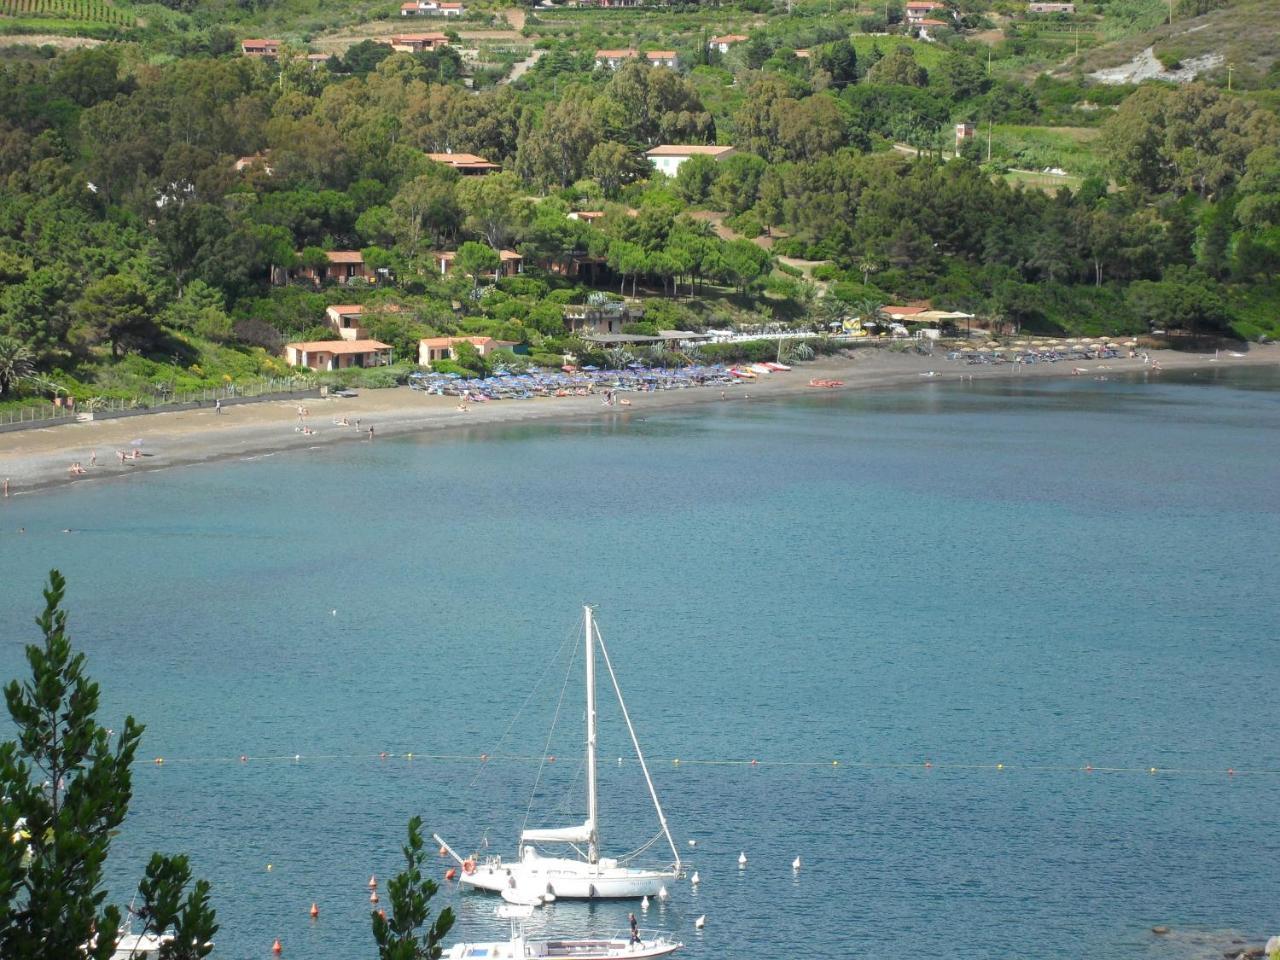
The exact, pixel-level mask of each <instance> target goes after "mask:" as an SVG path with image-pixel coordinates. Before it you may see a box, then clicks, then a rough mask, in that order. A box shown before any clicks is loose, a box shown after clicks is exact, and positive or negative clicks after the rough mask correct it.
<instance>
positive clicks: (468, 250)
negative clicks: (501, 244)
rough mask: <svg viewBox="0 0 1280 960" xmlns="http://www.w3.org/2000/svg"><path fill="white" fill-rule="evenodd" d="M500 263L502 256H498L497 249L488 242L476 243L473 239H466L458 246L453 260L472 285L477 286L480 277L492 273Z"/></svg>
mask: <svg viewBox="0 0 1280 960" xmlns="http://www.w3.org/2000/svg"><path fill="white" fill-rule="evenodd" d="M501 263H502V258H501V257H499V256H498V251H497V250H495V249H493V247H491V246H489V245H488V244H484V243H476V242H475V241H474V240H468V241H467V242H466V243H464V244H463V245H462V246H460V247H459V248H458V255H457V257H456V258H455V259H454V261H453V264H454V267H455V268H457V269H458V270H460V271H461V272H462V273H463V274H465V275H466V276H468V277H470V278H471V284H472V286H473V287H478V286H479V285H480V278H481V277H483V276H485V275H486V274H491V273H493V272H494V271H495V270H497V269H498V267H499V266H500V265H501Z"/></svg>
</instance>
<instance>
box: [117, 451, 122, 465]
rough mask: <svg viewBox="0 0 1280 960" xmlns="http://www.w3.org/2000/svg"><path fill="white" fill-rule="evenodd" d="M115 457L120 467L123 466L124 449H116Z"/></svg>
mask: <svg viewBox="0 0 1280 960" xmlns="http://www.w3.org/2000/svg"><path fill="white" fill-rule="evenodd" d="M116 459H117V460H119V461H120V466H122V467H123V466H124V451H123V450H117V451H116Z"/></svg>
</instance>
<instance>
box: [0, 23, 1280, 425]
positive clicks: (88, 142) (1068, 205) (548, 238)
mask: <svg viewBox="0 0 1280 960" xmlns="http://www.w3.org/2000/svg"><path fill="white" fill-rule="evenodd" d="M3 2H8V3H10V4H12V3H15V2H29V3H48V4H49V5H50V6H49V9H51V10H53V9H54V8H55V7H57V9H65V10H68V11H74V13H75V15H76V16H85V17H88V16H91V15H105V14H102V13H101V10H102V9H103V8H102V7H101V5H100V3H101V0H3ZM95 3H98V4H99V5H98V6H95ZM60 4H61V5H63V6H58V5H60ZM77 4H78V5H77ZM42 9H43V8H42ZM109 9H116V8H115V7H112V8H109ZM118 9H119V10H121V11H123V12H125V13H127V14H128V15H129V16H130V17H133V18H135V20H134V21H132V22H133V23H134V25H132V26H118V25H112V24H110V23H106V22H104V23H100V24H98V26H99V27H100V28H101V29H103V30H107V31H114V32H112V33H111V36H114V37H127V38H128V39H123V40H117V41H116V42H112V43H107V44H104V45H102V46H99V47H96V48H94V49H87V50H78V51H62V52H55V51H53V50H50V49H45V48H40V49H35V48H28V49H22V48H12V47H11V48H9V50H10V56H9V59H8V60H7V61H5V62H4V63H3V65H2V66H0V71H2V75H0V86H2V87H3V88H4V89H5V90H6V91H7V92H8V93H9V95H8V96H6V97H5V98H3V99H0V179H2V181H3V185H4V189H3V190H0V401H4V402H14V401H15V398H16V399H17V400H19V401H20V400H24V399H27V398H31V397H47V396H50V395H51V394H53V393H58V392H59V391H61V392H64V393H65V392H71V393H72V394H74V395H77V396H117V395H118V396H126V395H130V394H133V395H139V394H151V395H155V394H162V395H163V394H165V393H166V392H167V393H172V392H173V391H175V390H182V389H192V388H196V387H206V386H211V385H222V384H225V383H227V382H228V381H232V380H236V379H245V378H251V377H257V376H278V375H284V374H287V373H288V370H287V368H286V366H285V362H284V359H283V355H282V348H283V345H284V344H285V342H286V341H297V340H322V339H332V338H335V337H337V336H338V335H339V334H338V331H337V330H336V329H335V327H334V326H333V325H332V321H331V319H330V318H329V317H328V316H327V314H326V308H327V307H330V306H334V305H345V306H347V307H352V306H358V307H360V308H362V313H361V319H360V324H359V325H360V328H361V329H363V330H365V331H366V332H367V334H368V335H369V336H371V337H373V338H376V339H378V340H380V341H382V342H384V343H386V344H388V345H390V346H391V348H392V350H393V352H394V354H395V358H396V360H397V366H396V367H395V368H394V369H392V370H391V371H387V370H385V369H384V370H379V371H376V372H375V373H369V374H367V376H369V377H371V378H373V379H375V380H378V381H380V382H381V381H388V380H393V379H394V378H395V377H396V376H402V375H403V373H404V372H405V371H407V370H408V369H410V368H411V366H412V364H413V363H414V362H415V361H416V359H417V345H418V341H419V340H420V339H421V338H423V337H426V336H433V335H446V334H448V335H453V334H466V335H476V336H490V337H494V338H496V339H499V340H502V341H506V342H507V343H509V344H511V345H513V346H514V348H515V350H516V351H518V353H514V352H500V353H499V354H498V356H499V361H494V360H492V359H490V358H487V357H479V356H478V355H472V353H470V352H468V351H467V350H465V349H463V350H462V351H461V354H460V356H459V358H458V360H457V370H458V372H471V373H475V372H481V371H483V370H485V369H487V368H488V367H490V366H492V365H493V364H494V363H495V362H500V363H501V364H503V365H505V366H512V365H518V364H521V363H528V362H537V363H543V364H556V365H558V364H559V363H561V362H563V358H564V357H565V356H566V355H572V356H575V357H578V358H582V357H591V358H592V359H594V360H596V361H597V362H598V363H602V364H604V363H615V362H626V361H627V360H628V359H629V357H630V356H631V355H630V354H628V353H626V352H615V353H608V352H606V351H604V350H602V349H601V348H600V346H599V345H598V344H595V343H592V342H589V341H584V340H583V339H582V338H581V336H580V333H581V331H580V330H577V329H576V328H575V327H574V324H573V323H571V322H570V321H571V319H572V318H573V317H581V316H583V315H584V313H586V312H589V311H590V310H596V311H598V310H602V309H606V307H604V306H602V304H604V303H605V302H606V301H610V300H613V301H616V300H619V299H621V298H622V297H623V296H627V297H634V298H636V299H638V300H640V301H642V302H643V313H642V315H641V311H640V310H639V309H637V310H636V311H635V314H634V315H633V316H630V317H629V321H628V323H627V324H626V332H627V333H628V334H630V335H634V336H642V337H643V336H647V335H652V334H654V333H655V332H656V331H657V330H660V329H704V328H709V327H716V328H720V327H726V326H730V327H738V328H740V329H758V328H761V327H766V326H772V327H777V326H785V325H794V326H796V327H797V328H802V329H808V330H813V331H824V330H827V329H829V328H830V326H831V325H835V326H840V325H841V324H843V323H844V322H846V321H849V320H851V319H854V318H862V319H864V320H866V321H868V322H871V321H874V320H875V318H876V317H877V315H878V310H879V306H880V305H883V304H886V303H929V304H931V305H933V306H935V307H939V308H947V309H959V310H964V311H966V312H970V313H974V314H977V315H978V324H979V325H981V326H983V327H986V328H989V329H991V330H993V331H996V332H1000V331H1003V332H1006V333H1013V332H1015V331H1018V332H1036V333H1045V334H1067V333H1074V334H1086V335H1097V334H1103V333H1106V334H1118V333H1128V334H1133V333H1141V332H1146V331H1152V330H1162V331H1167V332H1171V333H1173V334H1174V335H1203V334H1210V335H1215V336H1222V335H1236V336H1243V337H1250V338H1257V337H1261V336H1276V335H1277V334H1280V310H1278V309H1277V305H1278V299H1277V298H1278V294H1280V291H1278V290H1277V288H1276V285H1275V283H1274V279H1273V278H1274V277H1275V275H1276V273H1277V272H1278V271H1280V149H1278V148H1277V143H1278V142H1280V119H1278V118H1277V115H1276V113H1275V110H1274V108H1273V106H1272V101H1271V100H1270V99H1269V98H1270V97H1271V96H1272V95H1273V94H1274V91H1275V88H1276V84H1275V82H1274V81H1275V78H1274V76H1273V72H1258V73H1256V74H1250V75H1249V76H1248V78H1247V82H1246V80H1245V79H1242V77H1243V68H1242V70H1241V71H1240V72H1238V73H1237V74H1236V75H1235V76H1234V78H1233V82H1232V89H1231V90H1230V91H1228V90H1227V89H1226V77H1225V76H1223V77H1221V78H1217V77H1214V76H1210V77H1209V78H1208V80H1207V82H1198V83H1193V84H1187V85H1181V86H1174V85H1169V84H1159V83H1147V84H1143V85H1140V86H1136V87H1135V86H1125V85H1106V84H1099V83H1096V82H1093V81H1091V80H1090V79H1089V78H1088V76H1087V75H1086V74H1085V73H1084V70H1083V67H1080V68H1079V69H1072V70H1070V71H1069V72H1068V73H1067V74H1066V75H1062V76H1053V75H1050V74H1046V73H1045V72H1043V71H1042V70H1033V71H1031V72H1028V65H1029V64H1032V63H1034V62H1036V61H1037V58H1044V57H1059V55H1060V54H1061V45H1062V40H1063V37H1064V36H1070V37H1071V45H1072V49H1071V51H1070V54H1069V57H1070V58H1072V59H1074V58H1075V56H1076V55H1075V41H1076V33H1077V31H1078V30H1081V29H1083V28H1087V31H1088V32H1089V34H1090V39H1088V40H1087V41H1083V42H1082V44H1081V54H1080V57H1081V61H1083V60H1084V59H1086V58H1088V57H1093V56H1095V55H1098V51H1100V50H1101V49H1103V46H1104V45H1105V44H1108V43H1120V42H1129V40H1133V41H1134V42H1140V41H1141V36H1140V35H1141V33H1142V31H1143V30H1145V29H1148V28H1149V22H1148V20H1149V17H1150V15H1151V5H1150V3H1149V2H1148V0H1124V2H1111V3H1107V4H1099V5H1096V6H1095V5H1085V6H1082V7H1081V9H1080V11H1079V12H1078V13H1077V14H1075V15H1061V16H1057V15H1055V16H1054V17H1048V18H1032V17H1028V16H1027V15H1026V14H1025V11H1024V10H1022V9H1021V8H1020V7H1017V6H1011V5H1001V6H999V7H998V8H994V9H993V8H988V7H987V6H986V5H974V6H966V5H965V4H963V3H962V4H960V5H959V6H952V7H947V8H945V9H944V10H943V12H940V13H939V14H938V16H940V17H945V18H946V19H945V20H940V21H939V22H938V24H935V25H927V29H926V30H925V31H924V33H923V35H922V32H921V29H920V27H918V26H913V25H910V24H908V23H906V22H904V20H903V11H902V9H901V7H899V6H895V5H894V4H893V3H892V2H891V3H890V4H889V5H888V7H884V6H880V5H876V6H875V7H871V6H868V7H864V8H857V7H848V6H841V5H836V4H828V3H826V2H822V0H808V2H804V0H801V2H798V3H796V4H795V5H794V8H793V12H792V13H791V14H787V12H786V9H785V7H782V6H774V5H772V4H770V3H767V2H759V0H751V2H741V3H730V4H726V5H722V6H718V7H710V8H703V7H696V6H687V5H686V6H679V7H672V8H668V7H642V8H635V9H621V10H619V9H607V10H601V9H594V10H589V9H577V10H567V9H560V8H554V9H550V10H546V9H527V10H525V11H524V17H523V20H521V19H520V18H519V17H516V18H515V19H516V21H517V23H519V24H520V29H519V30H518V31H517V30H514V29H513V28H512V26H511V24H510V22H509V21H508V20H507V18H506V17H505V16H504V15H501V14H502V11H501V10H500V9H499V8H497V7H477V8H476V9H474V10H472V11H470V12H469V13H468V15H467V16H466V17H464V18H462V19H460V20H456V21H451V22H449V23H443V22H441V21H429V20H426V19H419V20H415V21H413V22H412V23H406V21H407V19H408V18H405V20H401V19H399V18H393V17H392V14H393V13H394V12H395V9H396V8H395V7H392V6H391V5H389V4H381V5H374V4H368V5H361V4H360V3H355V4H349V5H342V6H340V7H339V6H335V5H334V4H332V3H329V2H327V0H283V2H279V3H268V2H263V3H260V4H258V5H256V6H254V5H241V4H239V3H234V4H233V3H229V2H227V3H222V2H215V3H210V2H202V0H172V2H171V4H170V5H167V6H160V5H158V4H149V5H132V6H130V5H126V4H124V3H123V0H121V3H120V5H119V7H118ZM1178 9H1179V11H1180V12H1179V14H1178V19H1176V20H1175V24H1180V23H1184V22H1185V23H1188V24H1193V25H1194V24H1199V23H1210V22H1212V18H1213V17H1214V16H1215V15H1217V14H1218V13H1222V12H1223V11H1216V10H1215V11H1209V12H1207V13H1205V14H1203V15H1201V14H1200V13H1199V11H1198V10H1186V11H1184V8H1178ZM1234 9H1237V10H1239V11H1245V12H1248V11H1249V10H1251V9H1254V10H1255V14H1256V12H1257V11H1256V9H1255V8H1251V7H1249V6H1248V4H1247V3H1242V4H1240V5H1238V6H1237V7H1236V8H1234ZM95 11H97V13H95ZM11 19H12V18H11ZM86 22H87V21H86ZM10 25H11V26H14V24H10ZM16 28H17V27H16V26H15V29H16ZM431 29H445V30H447V31H449V35H450V42H449V43H448V45H447V46H445V47H443V48H442V49H439V50H428V51H424V52H420V53H407V52H393V51H392V50H391V48H390V46H389V45H387V44H386V43H384V42H380V41H379V40H377V39H372V38H380V37H386V36H389V35H390V34H391V33H394V32H397V31H402V30H413V31H422V30H431ZM1207 30H1208V27H1206V28H1204V30H1198V31H1190V30H1189V32H1190V34H1191V35H1192V36H1198V35H1199V33H1201V32H1206V31H1207ZM726 32H735V33H739V34H741V35H743V36H744V37H745V39H743V40H741V41H739V42H734V43H731V44H728V45H727V46H726V49H725V50H724V51H721V50H719V49H718V48H716V49H713V48H712V46H711V45H710V44H709V43H708V41H709V38H710V37H712V36H716V35H723V34H724V33H726ZM246 37H272V38H275V39H278V40H280V41H282V42H283V46H282V48H281V50H280V51H279V55H278V57H275V58H272V57H256V56H245V55H243V54H242V53H241V49H240V41H241V40H242V39H244V38H246ZM1114 37H1122V38H1123V37H1128V38H1129V39H1128V40H1124V39H1121V40H1117V39H1108V38H1114ZM1091 45H1092V46H1091ZM601 48H603V49H635V50H637V51H638V52H639V53H638V55H637V56H636V57H634V58H633V59H632V60H631V61H630V62H626V63H624V64H622V65H620V66H618V68H617V69H612V68H609V67H606V66H601V65H598V64H597V62H596V61H597V58H596V50H597V49H601ZM649 51H674V52H675V53H676V54H677V56H678V59H679V62H678V64H677V65H676V67H675V68H674V69H670V68H668V67H666V66H649V65H648V63H647V62H646V61H645V59H644V56H643V54H644V53H646V52H649ZM530 52H536V53H537V56H536V57H533V56H528V54H529V53H530ZM308 54H312V55H313V56H312V57H311V58H310V59H308V57H307V55H308ZM517 62H519V63H520V64H521V66H520V71H521V75H520V76H519V77H518V79H515V80H512V79H511V76H512V73H511V72H512V70H513V69H514V65H515V64H516V63H517ZM1055 62H1059V61H1055ZM960 123H967V124H972V125H973V126H972V127H969V128H964V129H969V130H971V132H972V134H973V135H972V136H971V137H968V138H966V139H963V140H960V141H957V136H956V131H957V124H960ZM659 144H694V145H703V146H708V145H713V144H719V145H725V146H732V147H733V148H734V153H733V154H731V155H726V156H723V157H722V158H721V159H719V160H716V159H714V158H713V157H712V156H710V155H699V156H694V157H692V159H688V160H685V161H684V162H683V164H682V165H681V166H680V167H679V170H678V172H677V173H676V174H675V175H674V176H672V177H667V176H665V175H663V174H661V173H659V172H657V170H656V169H655V168H654V166H653V164H652V163H651V162H650V160H649V158H648V157H647V156H646V151H648V150H650V149H651V148H653V147H654V146H656V145H659ZM449 153H453V154H476V155H478V156H480V157H483V158H485V159H486V160H488V161H490V162H491V163H492V164H493V168H492V169H493V172H490V173H488V175H487V176H468V175H465V174H464V173H463V172H461V171H459V170H457V169H454V168H453V166H451V165H449V164H448V163H443V162H437V161H435V160H432V159H430V158H429V157H428V156H427V155H428V154H443V155H446V157H447V155H448V154H449ZM333 258H337V259H336V260H335V259H333ZM778 258H786V259H787V260H794V261H797V262H804V263H805V264H806V266H805V268H804V270H797V269H796V268H794V267H792V266H789V265H788V263H787V262H786V261H784V260H779V259H778ZM339 262H340V263H343V264H356V263H358V264H359V265H360V266H359V268H358V269H355V268H352V270H351V276H350V278H348V275H347V274H346V273H343V272H341V271H339V270H338V269H336V268H335V269H333V270H330V264H332V263H339ZM517 263H518V264H519V265H520V266H519V268H518V269H519V272H516V271H517V267H516V266H515V265H516V264H517ZM346 269H347V268H346V267H343V268H342V270H346ZM608 309H613V308H608ZM637 349H643V350H645V351H650V352H651V353H652V355H651V356H648V357H647V359H650V360H652V361H653V362H670V363H677V362H687V359H688V358H687V357H683V358H682V356H680V355H676V354H672V353H664V352H663V351H662V349H661V348H660V347H648V346H646V347H643V348H637Z"/></svg>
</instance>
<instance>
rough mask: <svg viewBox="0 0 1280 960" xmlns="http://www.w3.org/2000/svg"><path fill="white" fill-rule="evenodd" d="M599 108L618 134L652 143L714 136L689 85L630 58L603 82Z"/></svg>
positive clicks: (675, 75) (700, 140) (672, 74)
mask: <svg viewBox="0 0 1280 960" xmlns="http://www.w3.org/2000/svg"><path fill="white" fill-rule="evenodd" d="M604 94H605V101H606V102H605V103H604V104H602V105H601V112H602V113H603V114H604V116H605V117H606V118H607V119H608V121H609V122H610V123H611V125H612V126H614V127H615V129H617V131H618V132H619V133H620V134H621V136H620V137H619V139H622V140H629V141H631V142H632V143H636V144H644V145H646V146H653V145H655V144H658V143H704V142H707V141H708V140H714V139H715V125H714V123H713V121H712V119H711V114H710V113H708V112H707V110H706V109H705V108H704V107H703V105H702V101H701V99H700V98H699V97H698V92H697V90H696V89H695V88H694V86H693V84H692V83H690V82H689V81H688V80H686V79H685V78H684V77H681V76H680V75H679V74H678V73H676V72H675V71H673V70H668V69H666V68H665V67H651V66H649V65H648V64H647V63H642V62H639V61H632V62H630V63H627V64H624V65H623V67H622V68H621V69H620V70H618V71H617V72H616V73H615V74H614V75H613V77H612V78H610V80H609V83H608V84H607V85H606V87H605V91H604Z"/></svg>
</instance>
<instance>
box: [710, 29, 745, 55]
mask: <svg viewBox="0 0 1280 960" xmlns="http://www.w3.org/2000/svg"><path fill="white" fill-rule="evenodd" d="M750 39H751V38H750V37H748V36H746V35H745V34H741V33H726V34H725V35H724V36H723V37H712V38H711V39H710V40H708V41H707V49H708V50H714V51H716V52H717V53H728V52H729V48H730V47H732V46H733V45H734V44H735V43H746V42H747V41H748V40H750Z"/></svg>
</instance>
